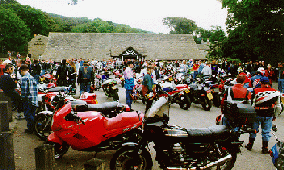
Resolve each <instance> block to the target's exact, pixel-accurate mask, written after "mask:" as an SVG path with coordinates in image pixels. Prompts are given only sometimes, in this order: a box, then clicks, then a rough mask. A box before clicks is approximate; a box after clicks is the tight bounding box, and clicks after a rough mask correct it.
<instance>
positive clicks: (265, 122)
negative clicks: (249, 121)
mask: <svg viewBox="0 0 284 170" xmlns="http://www.w3.org/2000/svg"><path fill="white" fill-rule="evenodd" d="M259 125H261V135H262V141H269V139H270V137H271V134H270V131H271V129H272V117H260V116H257V117H256V121H255V122H254V123H253V125H252V128H253V129H255V130H256V131H257V132H259ZM249 137H250V138H255V137H256V134H255V133H251V134H250V136H249Z"/></svg>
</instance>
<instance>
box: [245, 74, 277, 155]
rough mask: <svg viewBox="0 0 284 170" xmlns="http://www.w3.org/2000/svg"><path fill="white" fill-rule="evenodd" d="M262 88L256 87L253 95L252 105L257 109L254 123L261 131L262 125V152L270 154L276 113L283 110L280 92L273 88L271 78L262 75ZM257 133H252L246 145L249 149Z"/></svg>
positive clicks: (257, 129)
mask: <svg viewBox="0 0 284 170" xmlns="http://www.w3.org/2000/svg"><path fill="white" fill-rule="evenodd" d="M260 84H261V87H260V88H255V89H254V93H253V95H252V106H253V107H255V110H256V115H257V117H256V121H255V122H254V123H253V126H252V127H253V129H255V130H256V131H257V132H258V131H259V125H261V129H262V131H261V135H262V153H263V154H268V153H269V152H268V141H269V139H270V137H271V135H270V131H271V129H272V121H275V120H276V115H278V114H279V113H280V111H281V104H280V92H279V91H276V90H275V89H274V88H271V86H270V85H269V79H268V78H267V77H262V78H261V79H260ZM255 137H256V133H251V134H250V136H249V143H248V144H247V145H246V148H247V150H249V151H251V149H252V147H253V144H254V141H255Z"/></svg>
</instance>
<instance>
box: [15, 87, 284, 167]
mask: <svg viewBox="0 0 284 170" xmlns="http://www.w3.org/2000/svg"><path fill="white" fill-rule="evenodd" d="M273 86H274V88H275V87H277V84H276V83H275V84H274V85H273ZM77 92H78V90H77ZM96 94H97V100H98V102H99V103H103V102H106V101H112V98H107V97H106V96H105V95H104V92H103V91H102V89H100V90H99V91H96ZM119 96H120V102H121V103H125V89H124V88H120V89H119ZM132 108H133V109H134V110H140V111H143V112H144V110H145V105H143V104H142V102H141V101H137V102H135V103H133V105H132ZM15 114H16V113H14V115H15ZM219 114H220V108H216V107H213V108H211V110H210V111H204V110H203V109H202V107H201V105H198V104H192V105H191V108H190V109H189V110H187V111H185V110H182V109H180V108H179V105H177V104H172V105H171V109H170V124H175V125H179V126H181V127H184V128H199V127H200V128H203V127H208V126H211V125H214V124H215V118H216V117H217V116H218V115H219ZM283 120H284V116H283V115H280V117H278V118H277V119H276V121H275V122H274V124H276V125H277V126H278V132H276V134H277V136H278V137H279V138H280V139H284V127H283ZM25 128H26V121H25V120H16V119H14V121H13V122H11V123H10V129H13V132H14V140H13V141H14V154H15V157H14V159H15V165H16V169H17V170H33V169H36V168H35V154H34V149H35V148H36V147H38V146H40V145H42V144H43V141H40V140H39V138H38V137H37V136H35V135H32V134H26V133H24V129H25ZM240 139H241V140H243V141H244V144H246V143H247V142H248V134H244V135H242V136H241V137H240ZM209 140H210V139H209ZM275 143H276V141H275V138H274V137H272V138H271V140H270V142H269V148H271V147H272V146H273V145H274V144H275ZM261 145H262V144H261V134H260V133H259V134H257V137H256V142H255V145H254V147H253V149H252V151H247V150H246V149H245V148H244V147H242V148H241V151H242V152H241V153H240V154H238V158H237V161H236V163H235V167H234V168H233V169H234V170H243V169H244V170H275V168H274V167H273V164H272V161H271V157H270V156H269V155H268V154H266V155H264V154H261ZM113 153H115V151H107V152H100V153H96V152H82V151H75V150H72V149H69V151H68V152H67V153H66V154H65V155H64V156H63V158H62V159H60V160H57V161H56V170H69V169H80V170H81V169H84V168H83V167H84V163H85V162H86V161H87V160H90V159H92V158H94V157H96V158H100V159H103V160H105V161H106V163H107V167H106V169H108V163H109V161H110V159H111V158H112V155H113ZM151 154H152V159H153V161H154V166H153V169H159V166H158V164H157V162H156V161H155V151H154V150H152V149H151Z"/></svg>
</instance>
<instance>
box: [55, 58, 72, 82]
mask: <svg viewBox="0 0 284 170" xmlns="http://www.w3.org/2000/svg"><path fill="white" fill-rule="evenodd" d="M68 70H69V69H68V66H67V64H66V59H63V60H62V62H61V65H60V66H59V67H58V69H57V71H56V78H57V82H56V84H57V86H67V77H68Z"/></svg>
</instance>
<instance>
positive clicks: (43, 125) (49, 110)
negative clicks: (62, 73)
mask: <svg viewBox="0 0 284 170" xmlns="http://www.w3.org/2000/svg"><path fill="white" fill-rule="evenodd" d="M64 89H65V88H64V87H57V88H51V89H49V91H48V92H47V93H42V92H41V93H39V109H38V112H37V113H36V115H35V132H36V135H37V136H38V137H39V138H40V139H42V140H46V139H47V137H48V135H49V134H50V133H51V122H52V120H53V114H54V113H55V112H56V111H57V110H58V109H59V108H61V107H62V106H63V105H64V104H65V102H66V101H69V100H71V101H73V102H75V101H76V102H81V103H84V104H97V103H98V102H97V100H96V94H95V93H86V92H85V93H82V94H81V96H80V99H79V100H75V99H74V98H73V97H72V96H70V95H68V92H61V91H62V90H64ZM129 110H130V109H129Z"/></svg>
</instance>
